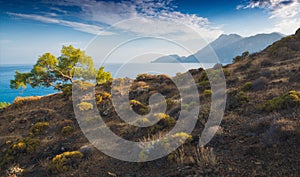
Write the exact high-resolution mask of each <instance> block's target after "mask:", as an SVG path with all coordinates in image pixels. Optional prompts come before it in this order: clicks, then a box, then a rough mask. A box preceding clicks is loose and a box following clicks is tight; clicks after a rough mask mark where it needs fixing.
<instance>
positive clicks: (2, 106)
mask: <svg viewBox="0 0 300 177" xmlns="http://www.w3.org/2000/svg"><path fill="white" fill-rule="evenodd" d="M9 105H10V103H7V102H0V109H2V108H6V107H7V106H9Z"/></svg>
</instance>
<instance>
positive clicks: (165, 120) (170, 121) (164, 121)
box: [154, 113, 176, 127]
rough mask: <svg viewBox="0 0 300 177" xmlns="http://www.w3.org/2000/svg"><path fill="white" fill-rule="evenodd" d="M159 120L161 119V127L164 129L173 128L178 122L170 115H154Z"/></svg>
mask: <svg viewBox="0 0 300 177" xmlns="http://www.w3.org/2000/svg"><path fill="white" fill-rule="evenodd" d="M154 116H155V117H156V118H157V119H160V121H159V122H161V125H162V126H163V127H165V126H166V127H172V126H174V125H175V124H176V120H175V119H174V118H172V117H170V116H169V115H168V114H165V113H158V114H155V115H154Z"/></svg>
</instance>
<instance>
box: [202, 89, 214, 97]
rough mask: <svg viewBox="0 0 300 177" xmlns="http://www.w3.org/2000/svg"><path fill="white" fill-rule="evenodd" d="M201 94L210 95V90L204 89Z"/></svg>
mask: <svg viewBox="0 0 300 177" xmlns="http://www.w3.org/2000/svg"><path fill="white" fill-rule="evenodd" d="M203 94H204V96H206V97H208V96H211V95H212V90H204V92H203Z"/></svg>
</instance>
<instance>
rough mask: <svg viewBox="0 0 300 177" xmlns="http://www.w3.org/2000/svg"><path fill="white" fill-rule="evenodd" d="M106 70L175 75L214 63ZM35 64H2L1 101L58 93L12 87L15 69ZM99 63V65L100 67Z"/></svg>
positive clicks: (129, 65) (109, 66)
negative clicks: (11, 82)
mask: <svg viewBox="0 0 300 177" xmlns="http://www.w3.org/2000/svg"><path fill="white" fill-rule="evenodd" d="M102 65H103V66H104V67H105V69H104V70H105V71H109V72H110V73H111V74H112V76H113V78H124V77H129V78H135V77H136V76H137V75H138V74H142V73H148V74H166V75H169V76H175V75H176V74H177V73H183V72H186V71H188V70H189V69H197V68H200V67H202V68H209V67H212V66H213V64H210V63H206V64H200V63H125V64H123V63H106V64H102ZM32 66H33V64H22V65H3V64H0V102H8V103H12V102H13V101H14V99H15V98H16V97H26V96H44V95H48V94H53V93H56V92H57V90H54V89H53V88H51V87H49V88H45V87H35V88H32V87H31V86H27V88H25V89H22V88H20V89H11V88H10V80H12V79H14V75H15V71H16V70H17V71H19V72H29V71H30V70H31V69H32ZM99 66H100V65H98V66H97V67H99Z"/></svg>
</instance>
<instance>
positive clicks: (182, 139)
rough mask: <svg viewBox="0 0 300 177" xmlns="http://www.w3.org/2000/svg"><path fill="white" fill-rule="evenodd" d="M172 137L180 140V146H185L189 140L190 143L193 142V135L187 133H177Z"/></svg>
mask: <svg viewBox="0 0 300 177" xmlns="http://www.w3.org/2000/svg"><path fill="white" fill-rule="evenodd" d="M171 137H172V138H176V139H178V141H179V143H180V144H183V143H184V142H185V141H186V140H188V141H191V140H192V135H189V134H187V133H185V132H179V133H175V134H174V135H172V136H171Z"/></svg>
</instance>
